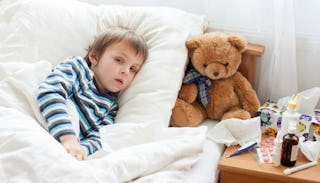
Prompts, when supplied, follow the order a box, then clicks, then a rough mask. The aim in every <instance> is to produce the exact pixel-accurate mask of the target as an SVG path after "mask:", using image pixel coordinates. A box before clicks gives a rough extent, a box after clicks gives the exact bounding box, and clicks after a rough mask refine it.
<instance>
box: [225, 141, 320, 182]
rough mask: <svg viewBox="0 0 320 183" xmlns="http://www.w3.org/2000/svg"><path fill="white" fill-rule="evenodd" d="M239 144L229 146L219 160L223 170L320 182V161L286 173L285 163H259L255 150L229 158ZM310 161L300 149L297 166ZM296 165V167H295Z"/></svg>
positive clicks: (286, 179) (280, 178)
mask: <svg viewBox="0 0 320 183" xmlns="http://www.w3.org/2000/svg"><path fill="white" fill-rule="evenodd" d="M238 148H239V146H230V147H228V148H227V149H226V150H225V152H224V154H223V156H222V157H221V159H220V162H219V169H220V170H221V171H226V172H233V173H239V174H245V175H255V176H259V177H265V178H268V179H274V180H281V181H288V182H302V181H303V182H320V163H319V164H318V165H316V166H313V167H310V168H307V169H304V170H301V171H298V172H294V173H292V174H290V175H285V174H284V173H283V171H284V170H285V169H286V168H290V167H285V166H283V165H280V166H279V167H274V166H273V165H272V164H271V163H259V162H258V160H257V158H256V153H255V151H254V150H252V152H245V153H242V154H239V155H236V156H233V157H230V158H227V156H228V155H230V154H231V153H232V152H234V151H235V150H237V149H238ZM309 162H310V161H309V160H308V159H306V157H305V156H304V155H303V154H302V153H301V151H300V150H299V154H298V160H297V162H296V164H295V166H298V165H301V164H304V163H309ZM295 166H294V167H295Z"/></svg>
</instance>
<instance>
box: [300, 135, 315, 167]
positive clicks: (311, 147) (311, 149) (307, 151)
mask: <svg viewBox="0 0 320 183" xmlns="http://www.w3.org/2000/svg"><path fill="white" fill-rule="evenodd" d="M299 147H300V150H301V152H302V153H303V154H304V156H305V157H306V158H307V159H308V160H309V161H318V159H319V158H320V141H319V140H317V141H304V137H301V138H300V139H299Z"/></svg>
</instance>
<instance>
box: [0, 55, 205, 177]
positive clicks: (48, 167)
mask: <svg viewBox="0 0 320 183" xmlns="http://www.w3.org/2000/svg"><path fill="white" fill-rule="evenodd" d="M15 64H17V65H16V66H14V65H15ZM6 65H7V66H8V67H3V66H4V65H0V72H1V73H11V74H9V75H8V76H7V77H5V78H4V79H2V80H1V82H0V92H1V97H0V101H1V102H0V180H1V182H41V183H44V182H75V181H76V182H90V183H94V182H112V183H117V182H161V183H163V182H179V181H181V180H183V178H184V176H185V172H186V171H187V170H189V169H190V168H191V167H192V165H194V164H195V162H196V161H197V160H198V159H199V156H200V155H201V152H202V148H203V143H204V140H205V134H206V128H205V127H199V128H165V127H159V125H157V121H150V123H137V124H136V123H120V124H115V125H109V126H106V127H105V128H103V129H102V130H101V133H102V140H103V148H104V149H105V150H104V151H100V152H98V153H96V154H95V155H94V156H92V157H90V158H89V159H88V160H86V161H77V160H76V159H75V158H73V157H72V156H70V155H69V154H67V153H66V151H65V150H64V148H63V147H62V146H61V145H60V144H59V143H58V142H57V141H56V140H55V139H54V138H53V137H52V136H51V135H49V134H48V133H47V131H46V130H45V129H44V128H43V127H42V126H41V125H40V123H39V122H41V120H42V119H41V117H40V116H39V111H38V108H37V105H36V88H37V84H38V82H39V81H40V80H41V79H42V78H43V77H44V76H45V75H46V74H47V72H48V71H49V70H50V64H49V63H48V62H45V61H41V62H36V63H33V64H25V65H19V63H11V64H9V65H8V63H7V64H6ZM10 68H14V70H15V71H14V72H13V71H12V70H10Z"/></svg>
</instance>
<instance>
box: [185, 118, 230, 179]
mask: <svg viewBox="0 0 320 183" xmlns="http://www.w3.org/2000/svg"><path fill="white" fill-rule="evenodd" d="M217 123H218V122H217V121H214V120H209V119H207V120H206V121H204V122H203V123H202V124H201V126H206V127H207V128H208V133H209V132H210V131H211V130H210V129H212V128H213V127H214V126H215V125H216V124H217ZM224 150H225V145H224V144H220V143H216V142H214V141H212V140H210V139H208V138H207V139H206V140H205V143H204V147H203V153H202V155H201V157H200V159H199V161H198V162H197V163H196V164H195V165H194V166H193V167H192V169H191V170H190V171H189V172H188V174H187V176H186V178H185V179H184V181H183V182H184V183H195V182H199V183H200V182H201V183H216V182H218V180H219V169H218V164H219V160H220V157H221V156H222V154H223V152H224Z"/></svg>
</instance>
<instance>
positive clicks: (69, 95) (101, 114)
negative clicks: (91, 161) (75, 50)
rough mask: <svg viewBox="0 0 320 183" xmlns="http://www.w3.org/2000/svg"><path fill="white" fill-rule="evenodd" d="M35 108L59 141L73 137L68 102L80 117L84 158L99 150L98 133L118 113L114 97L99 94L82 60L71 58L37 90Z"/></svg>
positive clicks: (80, 138)
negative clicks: (64, 137)
mask: <svg viewBox="0 0 320 183" xmlns="http://www.w3.org/2000/svg"><path fill="white" fill-rule="evenodd" d="M38 92H39V93H38V98H37V99H38V105H39V107H40V111H41V114H42V115H43V116H44V118H45V120H46V124H47V127H48V130H49V133H50V134H51V135H52V136H53V137H54V138H55V139H57V140H58V141H59V137H61V136H63V135H68V134H73V135H75V131H74V129H73V126H72V123H71V119H70V116H69V115H68V111H67V107H66V100H67V99H70V100H71V101H72V102H73V103H74V105H75V106H76V109H77V111H78V114H79V124H80V134H79V137H78V139H79V142H80V144H81V146H82V147H84V149H85V150H86V153H87V155H90V154H92V153H94V152H95V151H97V150H99V149H101V141H100V134H99V129H100V128H101V127H103V126H105V125H108V124H113V123H114V117H115V115H116V112H117V110H118V104H117V100H116V98H115V95H114V94H103V93H99V91H98V89H97V87H96V85H95V81H94V76H93V71H92V70H91V69H90V68H89V66H88V65H87V63H86V61H85V60H84V59H83V58H81V57H70V58H69V59H67V60H65V61H63V62H61V63H60V64H59V65H57V66H56V67H55V68H54V69H53V71H52V73H50V75H49V76H48V77H47V78H46V80H45V81H44V82H42V83H41V84H40V86H39V88H38Z"/></svg>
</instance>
